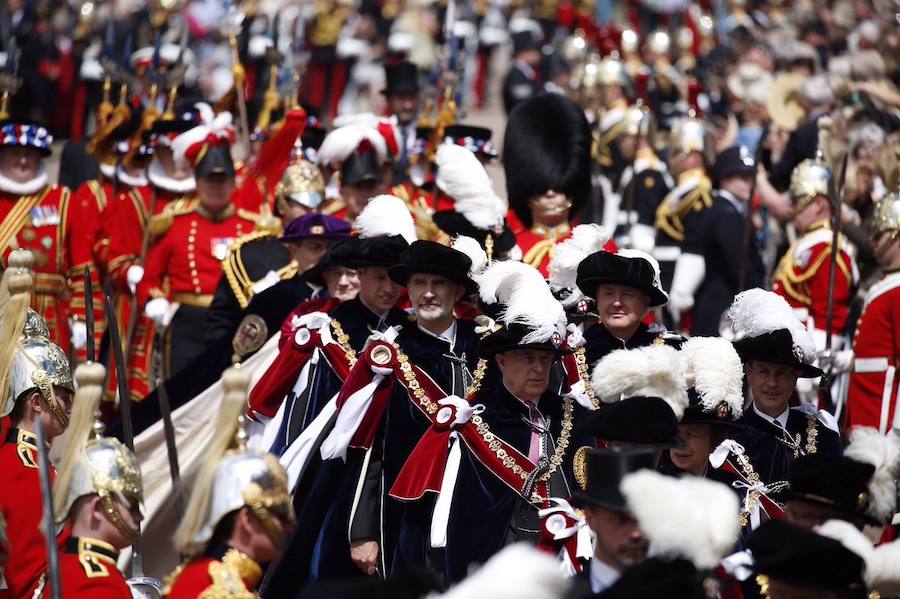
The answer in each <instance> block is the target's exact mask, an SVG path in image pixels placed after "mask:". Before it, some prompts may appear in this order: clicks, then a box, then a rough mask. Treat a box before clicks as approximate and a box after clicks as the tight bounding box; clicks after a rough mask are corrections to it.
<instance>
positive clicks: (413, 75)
mask: <svg viewBox="0 0 900 599" xmlns="http://www.w3.org/2000/svg"><path fill="white" fill-rule="evenodd" d="M384 77H385V80H386V81H387V87H385V88H384V89H383V90H381V93H383V94H384V95H386V96H391V95H394V94H417V93H419V68H418V67H417V66H416V65H414V64H413V63H411V62H408V61H403V62H398V63H397V64H391V65H387V66H386V67H384Z"/></svg>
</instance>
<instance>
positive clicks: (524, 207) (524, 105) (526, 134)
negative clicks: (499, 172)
mask: <svg viewBox="0 0 900 599" xmlns="http://www.w3.org/2000/svg"><path fill="white" fill-rule="evenodd" d="M503 170H504V171H505V172H506V188H507V192H508V193H507V195H508V196H509V205H510V208H512V209H513V210H515V212H516V215H517V216H518V217H519V219H520V220H521V221H522V224H524V225H525V226H526V227H530V226H531V209H530V208H529V206H528V202H529V200H531V199H532V198H535V197H538V196H541V195H543V194H545V193H547V192H548V191H550V190H551V189H552V190H553V191H556V192H558V193H562V194H565V196H566V197H567V198H568V199H569V200H570V201H571V202H572V208H571V209H570V214H572V215H574V214H577V213H578V211H579V210H581V207H582V206H583V205H584V203H585V202H586V201H587V197H588V194H589V193H590V191H591V131H590V126H589V125H588V122H587V118H585V116H584V111H583V110H582V109H581V107H580V106H578V104H576V103H575V101H573V100H571V99H570V98H567V97H565V96H563V95H560V94H539V95H537V96H534V97H531V98H529V99H527V100H524V101H522V102H520V103H519V104H517V105H516V107H515V109H513V111H512V112H511V113H510V115H509V120H508V121H507V123H506V132H505V134H504V140H503Z"/></svg>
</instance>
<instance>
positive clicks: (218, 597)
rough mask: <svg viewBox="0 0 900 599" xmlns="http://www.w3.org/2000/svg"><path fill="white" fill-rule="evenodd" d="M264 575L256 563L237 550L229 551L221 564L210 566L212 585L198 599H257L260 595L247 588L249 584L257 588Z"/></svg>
mask: <svg viewBox="0 0 900 599" xmlns="http://www.w3.org/2000/svg"><path fill="white" fill-rule="evenodd" d="M262 573H263V572H262V568H260V567H259V564H257V563H256V562H255V561H253V560H252V559H250V558H249V557H248V556H246V555H244V554H243V553H241V552H240V551H238V550H237V549H233V548H232V549H229V550H228V552H227V553H226V554H225V555H224V557H222V561H221V562H212V563H211V564H210V565H209V577H210V578H211V579H212V584H211V585H210V586H209V587H207V588H206V590H205V591H203V592H202V593H200V595H198V596H197V599H229V598H230V599H256V598H257V597H258V595H257V594H256V593H254V592H253V591H251V590H250V589H249V588H247V582H249V583H250V587H251V588H256V584H257V583H258V582H259V580H260V579H261V578H262ZM245 581H247V582H245Z"/></svg>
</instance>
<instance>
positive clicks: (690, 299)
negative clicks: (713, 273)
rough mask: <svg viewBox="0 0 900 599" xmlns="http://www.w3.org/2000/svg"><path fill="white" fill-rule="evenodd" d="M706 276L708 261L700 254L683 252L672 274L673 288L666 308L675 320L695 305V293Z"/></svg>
mask: <svg viewBox="0 0 900 599" xmlns="http://www.w3.org/2000/svg"><path fill="white" fill-rule="evenodd" d="M704 276H706V261H705V260H704V259H703V256H701V255H699V254H681V255H680V256H678V261H677V262H676V263H675V274H674V275H673V276H672V290H671V291H670V292H669V302H668V303H667V304H666V308H667V309H668V310H669V314H671V315H672V317H673V318H675V320H676V321H677V320H680V319H681V314H682V313H683V312H686V311H687V310H690V309H691V308H693V307H694V293H696V291H697V289H698V288H699V287H700V283H702V282H703V277H704Z"/></svg>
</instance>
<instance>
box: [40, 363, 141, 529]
mask: <svg viewBox="0 0 900 599" xmlns="http://www.w3.org/2000/svg"><path fill="white" fill-rule="evenodd" d="M105 376H106V368H104V367H103V365H102V364H97V363H96V362H86V363H84V364H81V365H80V366H78V368H77V369H76V370H75V380H76V382H77V383H78V391H77V392H76V394H75V400H74V402H73V404H74V407H73V409H72V417H71V422H70V424H69V428H68V430H67V433H66V447H65V451H64V452H63V459H62V462H61V463H60V468H59V472H58V475H57V477H56V482H55V483H54V485H53V504H54V510H53V511H54V513H55V514H56V520H57V522H65V520H66V519H68V517H69V516H70V512H71V510H72V506H73V505H74V504H75V502H76V501H77V500H78V499H79V498H81V497H85V496H87V495H98V496H99V497H100V500H101V503H102V506H103V512H104V514H105V516H106V518H107V519H108V520H109V521H110V522H111V523H112V524H113V525H114V526H115V527H116V528H117V529H119V532H121V533H122V534H123V535H125V536H126V537H129V538H134V537H136V536H137V535H138V534H139V533H140V531H139V529H136V528H132V527H131V526H129V524H128V523H126V522H125V520H124V519H123V518H122V515H121V512H120V510H119V508H118V507H117V506H116V504H115V500H118V501H119V502H120V503H121V504H122V505H123V506H125V509H135V508H139V507H140V505H141V503H142V502H143V500H144V493H143V486H142V483H141V469H140V466H139V465H138V461H137V458H135V456H134V454H133V453H131V451H129V450H128V448H127V447H125V446H124V445H123V444H122V443H121V442H120V441H119V440H118V439H114V438H111V437H104V436H103V432H104V426H103V423H102V422H101V421H100V418H99V416H100V412H99V409H98V408H99V404H100V398H101V397H102V396H103V381H104V378H105Z"/></svg>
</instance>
